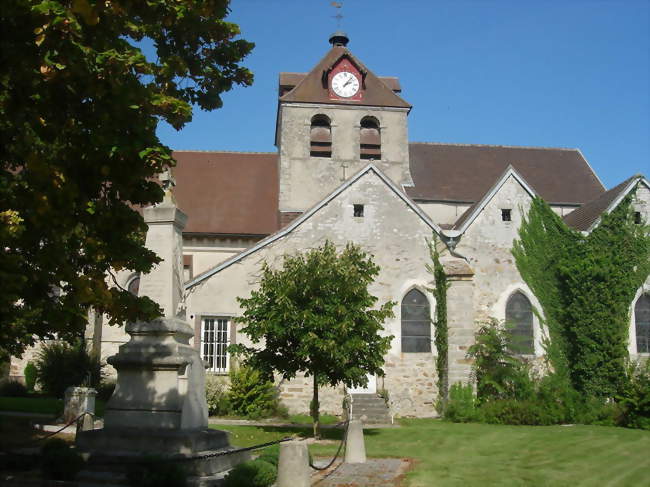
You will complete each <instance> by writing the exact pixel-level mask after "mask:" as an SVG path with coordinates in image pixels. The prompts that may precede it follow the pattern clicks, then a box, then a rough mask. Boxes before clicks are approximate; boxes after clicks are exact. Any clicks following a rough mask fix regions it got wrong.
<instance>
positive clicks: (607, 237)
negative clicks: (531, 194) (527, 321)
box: [512, 193, 650, 397]
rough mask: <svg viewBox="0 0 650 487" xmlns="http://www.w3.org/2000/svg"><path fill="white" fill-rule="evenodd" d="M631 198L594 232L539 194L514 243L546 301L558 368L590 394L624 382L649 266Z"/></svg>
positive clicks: (610, 392)
mask: <svg viewBox="0 0 650 487" xmlns="http://www.w3.org/2000/svg"><path fill="white" fill-rule="evenodd" d="M632 194H633V193H632ZM631 197H632V196H631V195H628V197H627V198H626V199H625V200H623V201H622V202H621V203H620V204H619V205H618V207H617V208H616V209H614V210H613V211H612V212H611V213H609V214H605V215H603V216H602V218H601V221H600V224H599V225H598V226H597V227H596V228H595V229H594V230H593V231H592V232H591V233H590V234H589V235H582V234H580V233H579V232H576V231H574V230H571V229H570V228H569V227H567V226H566V224H565V223H564V222H563V221H562V219H561V218H560V217H558V216H557V215H556V214H555V213H554V212H553V210H552V209H551V208H550V207H549V206H548V205H547V204H546V203H544V201H542V200H541V199H539V198H536V199H535V200H533V203H532V206H531V209H530V211H529V213H528V217H527V219H525V221H524V222H523V224H522V226H521V228H520V230H519V240H518V241H516V242H515V244H514V247H513V252H512V253H513V255H514V257H515V261H516V264H517V268H518V269H519V272H520V273H521V275H522V277H523V278H524V280H525V281H526V282H527V283H528V285H529V286H530V288H531V289H532V291H533V292H534V293H535V296H537V298H538V299H539V302H540V304H541V305H542V308H543V311H544V316H545V319H546V324H547V326H548V329H549V334H550V343H551V359H552V360H553V367H554V369H555V370H556V371H558V372H560V373H561V372H562V371H566V373H567V374H568V377H569V379H570V381H571V384H572V386H573V387H574V388H575V389H576V390H578V391H579V392H581V393H586V394H588V395H593V396H601V397H614V396H615V395H616V394H617V393H618V392H619V391H620V390H621V388H623V387H624V384H623V382H624V381H625V377H626V374H625V367H626V365H625V364H626V361H627V359H628V352H627V342H628V327H629V309H630V303H631V302H632V300H633V298H634V294H635V293H636V291H637V289H638V288H639V287H640V286H641V285H642V284H643V282H644V281H645V280H646V279H647V277H648V274H649V273H650V235H649V234H648V227H647V226H644V225H636V224H635V223H634V221H633V217H632V212H631Z"/></svg>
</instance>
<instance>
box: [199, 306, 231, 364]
mask: <svg viewBox="0 0 650 487" xmlns="http://www.w3.org/2000/svg"><path fill="white" fill-rule="evenodd" d="M227 348H228V319H227V318H203V320H202V322H201V358H202V359H203V361H204V362H205V364H206V367H207V369H206V370H208V371H210V372H218V373H225V372H227V371H228V352H227Z"/></svg>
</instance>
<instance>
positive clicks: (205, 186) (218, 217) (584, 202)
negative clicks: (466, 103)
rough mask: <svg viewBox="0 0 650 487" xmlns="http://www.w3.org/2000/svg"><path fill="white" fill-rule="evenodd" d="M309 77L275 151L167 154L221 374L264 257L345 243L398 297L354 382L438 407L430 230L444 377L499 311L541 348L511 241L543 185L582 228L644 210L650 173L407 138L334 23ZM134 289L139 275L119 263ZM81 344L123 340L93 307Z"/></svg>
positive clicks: (638, 319)
mask: <svg viewBox="0 0 650 487" xmlns="http://www.w3.org/2000/svg"><path fill="white" fill-rule="evenodd" d="M330 43H331V49H330V50H329V52H327V54H326V55H325V56H324V57H323V58H322V59H321V60H320V62H318V64H316V66H315V67H314V68H313V69H312V70H311V71H310V72H309V73H293V72H286V73H280V76H279V83H278V111H277V120H276V125H275V144H276V146H277V152H272V153H253V152H200V151H196V152H193V151H183V152H176V153H175V154H174V156H175V158H176V160H177V161H178V165H177V167H176V168H175V169H174V175H175V178H176V182H177V186H176V188H175V194H176V199H177V201H178V206H179V207H180V208H181V209H182V210H183V211H184V212H185V213H186V214H187V215H188V222H187V226H186V227H185V228H184V230H183V243H184V249H183V256H184V272H185V281H186V283H185V289H186V298H187V317H188V319H189V320H190V321H191V322H192V323H193V324H194V327H195V337H194V344H195V346H196V347H197V348H199V349H200V352H201V354H202V357H203V359H204V361H205V362H206V366H207V367H208V370H209V371H210V372H212V373H215V374H225V373H227V372H228V370H229V367H230V357H229V355H228V353H227V351H226V347H227V345H229V344H232V343H243V342H245V341H246V340H247V338H246V336H244V335H242V334H240V333H239V332H238V327H237V325H236V323H235V322H234V320H233V319H234V318H235V317H237V316H238V315H239V314H240V313H241V310H240V308H239V305H238V302H237V299H236V298H237V297H247V296H249V294H250V291H251V289H253V288H254V287H255V286H256V283H257V281H258V279H259V274H260V268H261V264H262V262H268V263H270V264H271V265H280V264H281V262H282V257H283V256H284V255H285V254H291V253H295V252H299V251H305V250H307V249H310V248H314V247H317V246H319V245H322V244H323V242H324V241H325V240H326V239H329V240H330V241H333V242H334V243H336V244H337V245H341V246H343V245H344V244H345V243H347V242H350V241H351V242H355V243H356V244H358V245H360V246H362V247H363V248H364V249H365V250H366V251H367V252H369V253H370V254H372V255H373V257H374V261H375V263H376V264H378V265H379V267H380V269H381V270H380V274H379V276H378V278H377V279H376V281H375V283H374V284H373V285H372V287H371V289H370V291H371V293H373V294H374V295H375V296H377V297H378V298H379V300H380V302H382V303H383V302H385V301H388V300H393V301H395V302H397V303H398V305H397V306H396V307H395V309H394V312H395V317H394V318H393V319H390V320H388V321H387V322H385V324H384V333H385V334H386V335H393V336H394V338H393V341H392V345H391V349H390V351H389V352H388V354H387V355H386V357H385V366H384V371H385V376H384V377H374V376H373V377H369V382H368V386H367V387H366V388H362V389H359V390H354V391H352V392H357V393H367V394H373V393H377V392H379V391H380V390H382V389H383V390H386V391H387V392H388V396H389V398H390V408H391V412H392V413H393V414H397V415H404V416H421V417H426V416H433V415H435V414H436V413H435V407H434V405H435V402H436V398H437V395H438V391H437V387H436V367H435V358H436V354H437V351H436V349H435V345H434V343H433V342H432V337H433V335H434V330H433V325H432V321H431V318H432V317H433V313H434V310H435V306H436V303H435V301H434V299H433V296H432V294H431V292H430V291H429V290H428V288H429V287H431V285H432V276H431V275H430V274H429V273H428V272H427V270H426V264H428V263H429V262H430V257H429V251H428V247H427V240H431V239H432V238H434V237H435V238H436V239H437V240H438V242H439V244H440V246H441V248H442V250H443V252H442V255H443V259H442V261H443V264H444V266H445V270H446V272H447V275H448V279H449V282H450V288H449V291H448V319H449V368H450V383H454V382H456V381H464V380H467V379H468V377H469V373H470V365H469V363H468V360H467V359H466V352H467V348H468V346H469V345H470V344H471V343H472V340H473V336H474V332H475V329H476V327H477V324H478V323H480V322H481V321H485V320H487V319H488V318H490V317H494V318H497V319H499V320H508V321H510V322H512V323H513V324H514V325H515V328H514V332H515V333H517V334H518V335H519V338H520V339H521V340H520V342H519V343H520V344H521V345H520V350H519V352H520V353H522V354H524V355H527V356H529V357H531V358H534V357H536V356H537V357H539V356H540V354H542V352H543V351H542V347H541V341H542V337H543V334H544V330H543V329H542V328H541V327H540V324H539V323H538V320H537V318H536V316H535V314H534V313H533V312H532V309H533V307H538V309H539V303H538V302H537V299H536V298H535V296H534V295H533V294H532V293H531V291H530V289H529V288H528V286H527V285H526V283H525V282H524V281H523V279H522V278H521V276H520V275H519V273H518V271H517V268H516V266H515V264H514V261H513V257H512V255H511V248H512V242H513V240H514V239H515V238H517V231H518V228H519V225H520V224H521V221H522V218H523V217H524V215H525V214H526V213H527V211H528V208H529V205H530V202H531V199H532V198H533V197H534V196H536V195H538V196H541V197H542V198H543V199H544V200H545V201H547V202H548V203H549V204H550V205H551V207H552V208H553V209H554V210H555V211H556V212H557V214H558V215H560V216H562V217H563V218H564V220H565V221H566V222H567V224H569V225H571V226H572V227H574V228H575V229H577V230H580V231H583V232H589V231H591V229H593V228H594V227H595V226H596V225H598V222H599V218H600V215H601V214H603V212H608V211H611V210H612V209H613V208H615V207H616V205H617V204H619V202H620V201H621V200H622V199H623V197H624V196H625V195H627V194H628V193H629V192H631V191H635V199H634V203H633V204H634V211H635V212H636V213H635V216H636V218H637V221H638V222H639V223H642V222H646V221H648V220H650V183H649V182H648V180H647V179H645V178H644V177H643V176H633V177H631V178H629V179H627V180H626V181H624V182H622V183H621V184H620V185H618V186H616V187H614V188H612V189H610V190H609V191H606V189H605V188H604V186H603V184H602V183H601V181H600V180H599V178H598V176H597V175H596V174H595V173H594V171H593V169H592V168H591V167H590V165H589V163H588V162H587V161H586V160H585V158H584V157H583V155H582V153H581V152H580V151H579V150H578V149H563V148H562V149H560V148H540V147H511V146H499V145H493V146H492V145H490V146H488V145H465V144H442V143H435V142H409V139H408V115H409V111H410V110H411V105H410V104H409V103H408V102H407V101H406V100H405V99H404V98H402V96H401V85H400V81H399V79H398V78H396V77H380V76H377V75H375V74H374V73H373V72H372V71H371V70H370V69H369V68H368V67H366V66H365V65H364V64H363V62H362V61H361V60H359V59H358V58H357V57H355V55H354V54H353V53H352V52H351V51H350V50H349V49H348V47H347V44H348V38H347V37H346V35H345V34H343V33H341V32H337V33H336V34H334V35H333V36H332V37H331V39H330ZM119 278H120V279H121V280H122V282H121V284H122V285H124V287H127V288H129V289H130V290H131V291H132V292H137V290H138V282H139V277H138V276H137V275H130V274H128V273H122V274H121V275H120V276H119ZM630 311H631V313H630V334H629V336H630V342H629V351H630V354H631V355H632V356H633V357H636V356H644V355H645V356H650V353H649V352H650V278H649V279H648V280H647V281H646V283H645V285H644V287H643V288H642V289H639V290H638V293H637V296H636V298H635V300H634V302H632V303H630ZM89 338H91V339H92V340H93V342H94V346H95V347H96V349H97V350H98V351H99V350H101V354H102V356H103V357H107V356H110V355H113V354H114V353H115V352H116V351H117V347H118V346H119V345H120V344H122V343H124V342H125V341H126V340H127V338H128V336H127V335H126V334H125V333H124V331H123V330H122V329H120V328H115V327H110V326H107V325H104V324H103V323H102V320H101V317H98V318H97V319H96V320H95V322H94V324H93V325H91V326H90V327H89ZM280 389H281V399H282V401H283V402H284V403H285V404H286V405H287V406H288V407H289V409H290V411H292V412H305V411H307V410H308V408H309V401H310V399H311V385H310V381H309V380H308V379H304V378H297V379H295V380H292V381H290V382H287V383H282V384H281V387H280ZM345 393H346V391H345V390H344V388H343V387H339V388H336V389H329V390H327V391H323V393H322V396H321V397H322V399H321V401H322V404H321V408H322V409H321V410H322V411H323V412H332V413H340V411H341V400H342V398H343V395H344V394H345Z"/></svg>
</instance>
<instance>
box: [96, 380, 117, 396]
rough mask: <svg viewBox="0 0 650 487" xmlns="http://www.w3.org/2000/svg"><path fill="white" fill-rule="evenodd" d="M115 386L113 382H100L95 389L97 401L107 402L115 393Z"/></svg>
mask: <svg viewBox="0 0 650 487" xmlns="http://www.w3.org/2000/svg"><path fill="white" fill-rule="evenodd" d="M116 385H117V384H116V383H115V381H114V380H106V381H102V382H101V383H100V384H99V385H98V386H97V387H96V389H97V399H99V400H101V401H108V400H109V399H110V398H111V396H112V395H113V392H114V391H115V386H116Z"/></svg>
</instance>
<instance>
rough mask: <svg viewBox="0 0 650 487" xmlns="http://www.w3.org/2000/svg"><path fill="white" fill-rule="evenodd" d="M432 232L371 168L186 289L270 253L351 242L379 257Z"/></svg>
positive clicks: (435, 229) (420, 214)
mask: <svg viewBox="0 0 650 487" xmlns="http://www.w3.org/2000/svg"><path fill="white" fill-rule="evenodd" d="M432 232H435V233H436V234H440V233H441V229H440V227H438V226H437V225H436V224H435V223H433V222H432V221H431V220H430V219H429V217H428V216H427V215H426V214H425V213H424V212H423V211H422V210H421V209H420V208H418V207H417V205H415V204H414V203H413V202H411V201H410V200H409V199H408V197H407V196H406V195H405V194H404V193H403V192H402V191H401V190H400V189H399V188H398V187H397V186H396V185H395V184H394V183H393V182H392V181H391V180H390V179H388V178H387V177H386V176H385V175H384V174H383V173H381V171H379V170H378V169H377V168H376V167H375V166H374V165H372V164H369V165H368V166H366V168H365V169H363V170H362V171H360V172H359V173H357V174H356V175H355V176H353V177H352V178H350V179H349V180H348V181H347V182H345V183H344V184H343V185H341V186H340V187H339V188H338V189H336V190H335V191H334V192H332V193H331V194H330V195H329V196H328V197H327V198H325V199H323V200H322V201H321V202H320V203H318V204H317V205H315V206H314V207H312V208H311V209H310V210H308V211H306V212H305V213H304V214H303V215H301V216H300V217H299V218H297V219H296V220H294V221H293V222H292V223H290V224H289V225H288V226H287V227H285V228H284V229H282V230H280V231H279V232H276V233H275V234H273V235H270V236H269V237H267V238H266V239H264V240H262V241H260V242H259V243H258V244H257V245H255V246H254V247H251V248H250V249H248V250H246V251H244V252H242V253H241V254H239V255H237V256H234V257H233V258H231V259H228V260H226V261H224V262H223V263H221V264H219V265H218V266H216V267H215V268H213V269H211V270H209V271H207V272H205V273H203V274H201V275H199V276H197V277H196V278H195V279H193V280H191V281H190V282H188V283H187V284H186V288H187V289H188V290H192V288H194V287H196V286H202V285H203V283H204V282H205V281H208V280H210V279H212V278H213V276H215V275H217V274H220V273H222V272H224V271H225V270H226V269H228V268H230V267H239V266H242V265H248V263H249V262H255V266H257V265H258V264H259V260H260V259H264V258H266V257H264V256H265V255H267V254H272V255H276V257H277V256H281V255H283V254H285V253H287V252H295V251H299V250H304V249H308V248H311V247H317V246H319V245H321V244H322V242H323V241H324V240H326V239H329V240H331V241H333V242H335V243H337V244H345V243H347V242H349V241H352V242H355V243H358V244H360V245H362V246H364V248H365V249H366V250H368V251H369V252H371V253H375V252H377V253H381V252H382V251H383V250H385V249H386V246H387V245H388V246H389V247H391V246H392V247H395V248H397V247H400V248H401V247H403V248H408V247H409V245H411V246H412V245H418V244H422V243H423V242H424V240H422V239H423V238H425V237H426V238H430V237H431V235H432ZM409 242H410V243H409ZM415 242H417V243H415ZM276 249H280V250H276ZM191 292H193V291H191Z"/></svg>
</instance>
